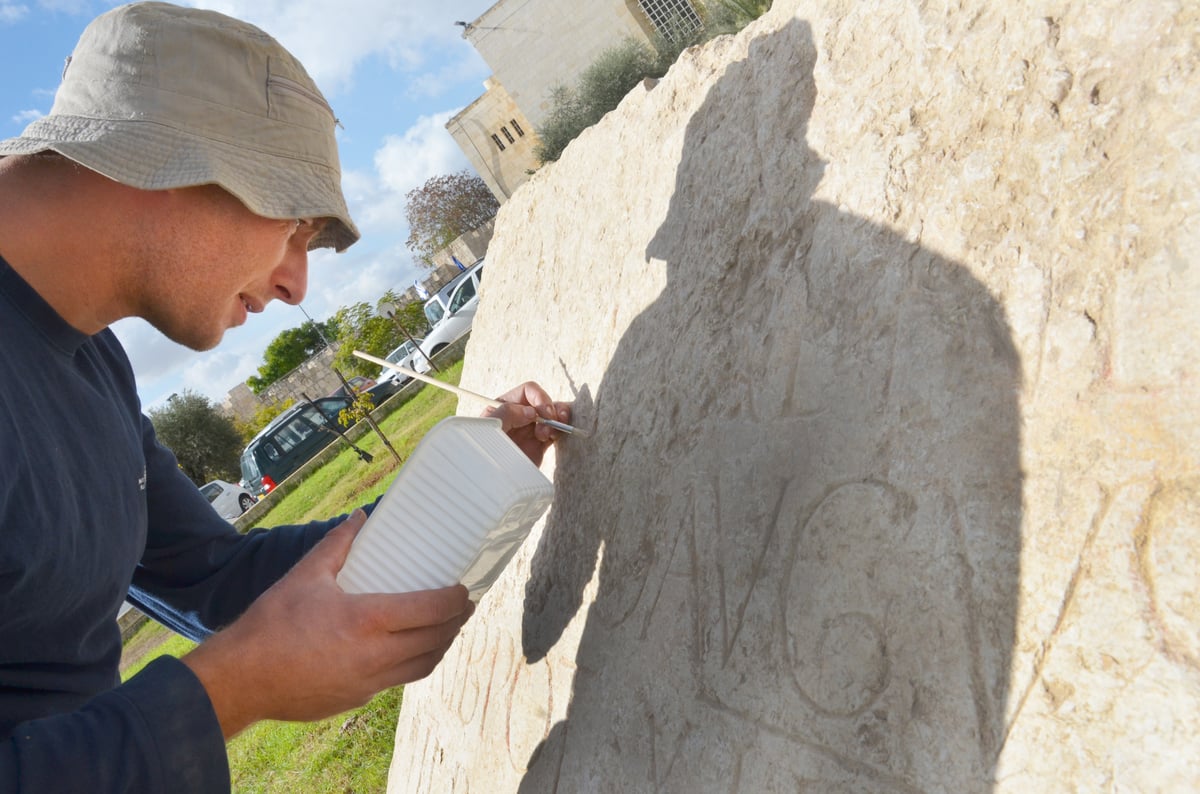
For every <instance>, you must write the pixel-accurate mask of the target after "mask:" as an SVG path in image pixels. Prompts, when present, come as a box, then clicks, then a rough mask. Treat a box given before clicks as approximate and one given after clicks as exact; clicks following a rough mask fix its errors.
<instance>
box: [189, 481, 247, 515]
mask: <svg viewBox="0 0 1200 794" xmlns="http://www.w3.org/2000/svg"><path fill="white" fill-rule="evenodd" d="M200 493H202V494H204V498H205V499H207V500H208V503H209V504H210V505H212V506H213V509H214V510H216V511H217V514H218V515H219V516H221V518H223V519H225V520H226V521H232V520H234V519H235V518H237V517H238V516H240V515H241V514H242V513H244V512H246V511H247V510H249V509H250V508H251V507H253V506H254V503H255V502H257V501H258V500H257V499H255V498H254V494H252V493H250V492H249V491H247V490H246V489H245V488H243V487H242V486H240V485H235V484H234V483H231V482H225V481H224V480H213V481H212V482H210V483H205V484H204V485H203V486H201V487H200Z"/></svg>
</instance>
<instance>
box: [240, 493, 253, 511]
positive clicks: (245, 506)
mask: <svg viewBox="0 0 1200 794" xmlns="http://www.w3.org/2000/svg"><path fill="white" fill-rule="evenodd" d="M238 506H239V507H241V508H242V512H243V513H244V512H246V511H247V510H249V509H250V508H251V507H254V497H253V496H251V495H250V494H242V495H241V496H239V497H238Z"/></svg>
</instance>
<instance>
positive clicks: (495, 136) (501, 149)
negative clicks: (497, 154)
mask: <svg viewBox="0 0 1200 794" xmlns="http://www.w3.org/2000/svg"><path fill="white" fill-rule="evenodd" d="M492 140H493V141H495V142H496V145H497V146H499V147H500V151H504V141H502V140H500V136H499V135H493V136H492Z"/></svg>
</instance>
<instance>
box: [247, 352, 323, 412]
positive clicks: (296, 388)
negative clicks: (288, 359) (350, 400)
mask: <svg viewBox="0 0 1200 794" xmlns="http://www.w3.org/2000/svg"><path fill="white" fill-rule="evenodd" d="M337 351H338V344H337V343H336V342H334V343H333V344H331V345H329V347H327V348H325V349H324V350H321V351H320V352H319V353H317V354H316V355H314V356H312V357H311V358H309V359H308V361H305V362H304V363H303V364H301V365H300V366H298V367H296V368H295V369H294V370H292V371H291V372H289V373H288V374H287V375H285V376H284V377H282V378H280V379H279V380H277V381H276V382H274V383H272V384H271V385H270V386H268V387H267V388H266V389H264V390H263V392H262V394H260V395H259V399H260V400H261V401H262V403H263V404H264V405H277V404H279V403H282V402H284V401H286V400H293V401H294V402H300V401H301V400H303V399H304V395H306V394H307V395H308V396H309V398H310V399H316V398H317V397H324V396H325V395H326V394H330V393H332V392H333V391H335V390H336V389H338V388H339V387H340V386H341V385H342V382H341V381H340V380H338V376H337V374H336V373H335V372H334V371H333V357H334V356H336V355H337Z"/></svg>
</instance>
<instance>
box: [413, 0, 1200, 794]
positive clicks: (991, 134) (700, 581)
mask: <svg viewBox="0 0 1200 794" xmlns="http://www.w3.org/2000/svg"><path fill="white" fill-rule="evenodd" d="M1198 33H1200V18H1198V17H1197V14H1196V11H1195V7H1194V6H1191V5H1187V4H1181V3H1119V2H1116V1H1115V0H1101V2H1091V3H1086V4H1085V3H1056V4H1053V5H1051V6H1044V7H1041V8H1040V9H1039V10H1038V11H1037V12H1036V13H1035V12H1034V11H1032V10H1031V9H1029V8H1027V7H1025V6H1013V5H1011V4H975V5H974V6H972V7H969V8H961V7H958V6H954V5H947V4H941V3H936V2H935V3H921V4H916V3H911V4H909V3H894V2H874V1H871V0H827V1H824V2H820V3H817V2H798V1H797V0H790V1H789V0H776V2H775V4H774V7H773V9H772V11H771V12H770V13H769V14H768V15H767V16H766V17H765V18H764V19H762V20H760V21H759V22H758V23H756V24H755V25H753V26H752V27H751V28H749V29H747V30H746V31H744V32H743V33H742V34H741V35H739V36H737V37H731V38H723V39H719V40H717V41H714V42H712V43H711V44H709V45H707V46H706V47H704V48H702V49H697V50H693V51H689V52H688V53H685V55H684V56H683V58H682V59H681V61H680V62H679V63H678V64H676V66H675V67H674V68H673V69H672V70H671V72H670V73H669V74H668V75H667V76H666V77H665V78H664V79H663V80H662V81H660V82H659V83H658V84H657V85H656V86H653V87H649V88H643V89H639V90H637V91H635V92H634V93H633V94H631V95H630V96H629V97H628V98H627V99H626V100H625V101H624V103H623V104H622V105H621V107H620V108H619V109H618V110H617V111H615V112H613V113H611V114H609V116H607V117H606V118H605V119H604V121H603V122H602V123H601V124H600V125H598V126H597V127H595V128H593V129H591V130H589V131H587V132H585V133H584V134H583V135H582V136H581V137H580V138H579V139H578V140H577V141H575V142H574V143H573V144H572V145H571V146H570V147H569V148H568V149H567V151H566V153H565V155H564V157H563V158H562V160H560V161H559V162H558V163H556V164H555V165H553V166H550V167H547V168H544V169H542V170H541V171H540V172H539V173H538V174H537V175H536V176H534V178H533V179H532V180H531V181H530V182H529V183H527V184H526V185H525V186H524V187H523V188H522V189H521V190H520V191H518V193H517V194H516V195H514V197H513V198H512V199H511V200H510V201H509V202H508V203H507V204H506V205H505V206H504V208H503V209H502V210H501V212H500V215H499V216H498V219H497V224H496V234H495V238H494V239H493V242H492V245H491V249H490V251H489V255H488V258H489V263H490V264H489V273H488V288H487V291H486V293H485V295H484V298H483V302H482V304H481V307H480V310H479V314H478V316H477V318H476V321H475V327H474V333H473V336H472V339H471V341H470V343H469V345H468V348H467V357H466V368H465V371H464V375H463V379H462V385H463V386H464V387H465V388H468V389H471V390H474V391H478V392H483V393H499V392H500V391H502V390H503V389H505V388H507V387H508V386H511V385H512V384H514V383H517V382H520V381H522V380H525V379H528V378H536V379H537V380H539V381H541V382H543V383H544V384H545V385H546V386H547V387H548V388H549V389H550V391H551V392H553V393H555V394H557V395H561V396H562V397H564V398H567V399H573V400H574V401H575V411H576V418H575V422H576V423H577V424H579V425H580V426H581V427H584V428H586V429H588V430H590V432H591V436H590V437H588V438H584V437H579V436H576V437H571V438H567V439H565V440H564V441H563V442H562V443H560V445H559V447H558V449H557V455H556V457H552V458H551V459H550V460H548V461H547V462H546V464H545V468H546V470H547V471H550V472H552V473H553V477H554V480H555V485H556V498H555V503H554V505H553V506H552V508H551V510H550V512H549V514H548V516H547V518H546V519H545V520H544V522H543V523H542V524H541V525H540V526H539V527H538V528H536V529H535V531H534V533H533V535H531V537H530V538H529V539H528V541H527V542H526V544H525V545H524V546H523V547H522V549H521V551H520V552H519V553H518V555H517V557H516V559H515V560H514V563H513V564H512V565H510V567H509V568H508V569H507V570H506V571H505V573H504V575H503V576H502V577H501V578H500V580H499V581H498V582H497V584H496V586H495V587H494V588H493V590H492V591H491V592H490V593H489V594H488V595H487V596H486V597H485V598H484V599H483V600H482V602H481V603H480V606H479V609H478V611H477V613H476V615H475V616H474V618H473V619H472V621H471V623H470V624H468V626H467V627H466V628H465V629H464V631H463V633H462V635H461V637H460V639H459V640H458V642H457V643H456V645H455V646H454V647H453V648H452V649H451V650H450V652H449V653H448V655H447V657H446V658H445V660H444V661H443V663H442V665H441V666H440V667H439V668H438V669H437V670H436V671H435V672H434V674H433V675H432V676H431V677H430V678H429V679H428V680H427V681H424V682H420V683H417V684H413V685H410V686H409V687H407V688H406V690H405V697H404V706H403V708H402V711H401V713H400V720H399V725H398V730H397V744H396V751H395V757H394V760H393V766H392V773H391V779H390V790H391V791H394V792H405V793H406V794H407V793H408V792H447V791H457V792H484V791H486V792H517V791H520V792H551V791H558V792H580V791H589V792H607V791H639V792H640V791H670V792H710V791H719V792H735V791H736V792H795V791H807V790H811V791H820V792H850V791H873V792H874V791H879V792H909V793H912V792H955V793H956V794H957V793H958V792H989V791H1000V792H1031V791H1036V792H1058V791H1063V792H1066V791H1171V792H1174V791H1194V790H1197V789H1200V754H1198V753H1197V752H1196V747H1198V746H1200V597H1198V596H1197V592H1198V589H1197V587H1196V571H1197V570H1198V569H1200V419H1198V413H1197V409H1196V406H1197V405H1198V404H1200V383H1198V378H1200V364H1198V362H1200V325H1198V324H1197V322H1196V319H1195V313H1196V309H1197V307H1198V306H1200V262H1198V261H1197V253H1196V252H1197V251H1200V217H1198V214H1197V207H1198V199H1200V189H1198V188H1200V184H1198V183H1200V156H1198V155H1197V141H1200V68H1198V67H1200V53H1198V51H1197V48H1196V41H1197V40H1198ZM614 152H619V153H620V156H614Z"/></svg>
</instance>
